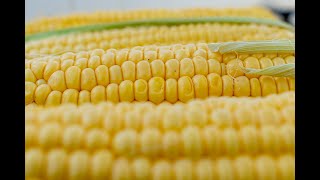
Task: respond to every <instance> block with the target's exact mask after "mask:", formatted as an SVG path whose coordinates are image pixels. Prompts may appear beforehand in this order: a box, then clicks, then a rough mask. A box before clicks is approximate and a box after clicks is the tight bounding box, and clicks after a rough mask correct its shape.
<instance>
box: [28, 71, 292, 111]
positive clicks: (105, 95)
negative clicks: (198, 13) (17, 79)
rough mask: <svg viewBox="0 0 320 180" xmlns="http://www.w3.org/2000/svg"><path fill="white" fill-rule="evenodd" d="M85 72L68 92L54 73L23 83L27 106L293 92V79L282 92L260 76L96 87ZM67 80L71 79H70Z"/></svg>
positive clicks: (156, 79) (283, 84)
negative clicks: (39, 80) (38, 81)
mask: <svg viewBox="0 0 320 180" xmlns="http://www.w3.org/2000/svg"><path fill="white" fill-rule="evenodd" d="M87 70H88V73H89V72H90V73H91V74H88V73H87V74H85V75H88V76H81V79H78V80H79V81H80V82H81V86H80V82H78V83H77V82H76V81H73V82H72V81H71V84H74V87H71V88H67V86H66V81H65V79H64V78H65V76H64V73H63V72H62V71H57V72H56V74H57V75H59V76H57V77H56V76H53V77H56V78H54V79H53V78H52V79H50V81H48V84H43V83H42V84H40V85H36V84H35V83H33V82H25V102H26V104H30V103H32V102H36V103H37V104H39V105H41V104H48V105H57V104H60V103H75V104H81V103H84V102H93V103H98V102H100V101H104V100H108V101H112V102H121V101H129V102H132V101H134V100H137V101H148V100H149V101H152V102H153V103H156V104H159V103H161V102H162V101H164V100H166V101H168V102H171V103H175V102H177V101H178V100H179V101H182V102H187V101H189V100H191V99H194V98H201V99H203V98H207V97H209V96H238V97H241V96H253V97H257V96H267V95H269V94H276V93H282V92H286V91H289V90H294V79H289V80H287V79H284V81H281V84H280V85H281V86H280V87H282V88H279V83H280V82H277V81H275V79H274V78H273V77H269V76H261V77H260V78H259V79H257V78H252V79H248V78H247V77H246V76H239V77H237V78H234V79H233V78H232V77H230V76H228V75H224V76H222V77H221V76H220V75H218V74H215V73H211V74H209V75H208V76H204V75H195V76H194V77H193V78H190V77H188V76H183V77H180V78H179V79H178V80H176V79H167V80H165V79H163V78H160V77H152V78H151V79H150V80H149V81H146V80H144V79H138V80H136V81H130V80H124V81H121V82H120V83H119V85H118V84H116V83H110V84H106V85H99V84H97V81H96V78H95V75H94V72H93V70H92V69H87ZM90 70H91V71H90ZM59 72H60V74H58V73H59ZM67 77H68V78H71V79H72V76H67ZM73 80H76V79H73ZM104 80H105V79H104ZM75 84H78V85H77V86H76V85H75ZM79 86H80V88H79ZM68 87H69V86H68ZM72 88H77V89H72ZM78 89H81V90H78Z"/></svg>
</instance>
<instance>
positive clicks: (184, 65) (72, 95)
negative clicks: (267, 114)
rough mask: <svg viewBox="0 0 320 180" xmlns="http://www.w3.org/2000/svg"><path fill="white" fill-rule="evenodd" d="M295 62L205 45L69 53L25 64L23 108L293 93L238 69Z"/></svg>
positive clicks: (287, 83) (282, 82) (284, 81)
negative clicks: (212, 49) (62, 104)
mask: <svg viewBox="0 0 320 180" xmlns="http://www.w3.org/2000/svg"><path fill="white" fill-rule="evenodd" d="M294 59H295V57H294V54H292V53H291V54H290V53H289V54H288V53H287V54H284V53H279V54H277V53H266V54H263V53H259V54H257V53H253V54H244V53H242V54H238V55H237V54H234V53H227V54H221V53H219V52H211V51H210V50H209V49H208V45H207V44H205V43H199V44H188V45H181V44H176V45H171V46H146V47H134V48H132V49H122V50H115V49H109V50H107V51H104V50H102V49H96V50H93V51H87V52H78V53H70V52H68V53H64V54H62V55H61V56H54V57H45V58H41V59H33V60H27V61H26V63H25V65H26V69H25V75H26V76H25V77H26V80H25V82H26V96H25V97H26V104H30V103H32V102H35V103H37V104H46V105H58V104H60V103H75V104H82V103H85V102H93V103H97V102H100V101H104V100H108V101H113V102H119V101H129V102H131V101H134V100H136V101H148V100H149V101H152V102H154V103H156V104H158V103H161V102H162V101H164V100H166V101H169V102H171V103H175V102H177V101H178V100H179V101H182V102H187V101H188V100H190V99H193V98H206V97H208V96H254V97H255V96H266V95H268V94H272V93H281V92H285V91H289V90H294V79H293V78H285V77H270V76H259V75H251V74H246V73H243V71H241V68H240V67H245V68H256V69H260V68H261V69H264V68H267V67H270V66H274V65H281V64H288V63H294V61H295V60H294Z"/></svg>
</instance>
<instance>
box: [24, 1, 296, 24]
mask: <svg viewBox="0 0 320 180" xmlns="http://www.w3.org/2000/svg"><path fill="white" fill-rule="evenodd" d="M268 2H270V3H276V4H279V5H282V6H283V5H284V6H287V5H290V6H292V5H293V6H294V0H25V3H26V6H25V10H26V16H25V20H26V21H28V20H32V19H34V18H37V17H41V16H52V15H63V14H67V13H70V12H85V11H95V10H111V9H112V10H114V9H136V8H179V7H180V8H182V7H245V6H254V5H262V4H265V3H268Z"/></svg>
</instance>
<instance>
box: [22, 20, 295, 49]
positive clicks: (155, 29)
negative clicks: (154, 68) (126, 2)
mask: <svg viewBox="0 0 320 180" xmlns="http://www.w3.org/2000/svg"><path fill="white" fill-rule="evenodd" d="M292 38H294V33H293V32H291V31H288V30H286V29H282V28H279V27H269V26H266V25H256V24H252V25H237V24H217V23H216V24H197V25H194V24H190V25H180V26H151V27H135V28H132V27H127V28H124V29H116V30H104V31H98V32H84V33H74V34H68V35H64V36H61V37H49V38H46V39H43V40H38V41H30V42H27V43H26V44H25V52H26V53H27V54H53V53H58V52H61V51H63V50H69V51H83V50H93V49H96V48H101V49H104V50H106V49H109V48H116V49H119V48H131V47H134V46H142V45H152V44H157V45H166V44H175V43H181V44H187V43H197V42H203V43H211V42H227V41H247V40H267V39H292Z"/></svg>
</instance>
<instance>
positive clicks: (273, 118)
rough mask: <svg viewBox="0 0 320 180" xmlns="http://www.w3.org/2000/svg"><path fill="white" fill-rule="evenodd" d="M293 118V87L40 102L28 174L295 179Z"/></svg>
mask: <svg viewBox="0 0 320 180" xmlns="http://www.w3.org/2000/svg"><path fill="white" fill-rule="evenodd" d="M294 121H295V119H294V92H287V93H283V94H281V95H270V96H268V97H263V98H261V97H257V98H245V97H242V98H226V97H212V98H207V99H205V100H195V101H190V102H189V103H187V104H175V105H171V104H162V105H158V106H156V105H153V104H151V103H134V104H132V103H119V104H112V103H101V104H98V105H93V104H84V105H81V106H78V107H76V106H74V105H73V106H72V105H61V106H58V107H54V108H42V107H36V108H32V109H29V110H28V109H27V110H26V126H25V128H26V131H25V132H26V136H25V137H26V141H25V142H26V177H36V178H46V179H61V178H63V179H79V178H80V179H101V178H105V179H108V178H110V179H120V177H122V178H126V179H164V178H165V179H175V178H178V179H180V178H182V179H185V178H188V179H189V178H192V177H194V178H195V179H203V178H205V177H206V178H208V179H214V177H215V178H218V179H225V178H226V177H230V178H231V179H260V178H262V179H281V180H282V179H283V180H287V179H294V147H295V145H294V132H295V129H294ZM186 168H187V169H188V171H187V173H183V172H181V170H186ZM142 177H144V178H142Z"/></svg>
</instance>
